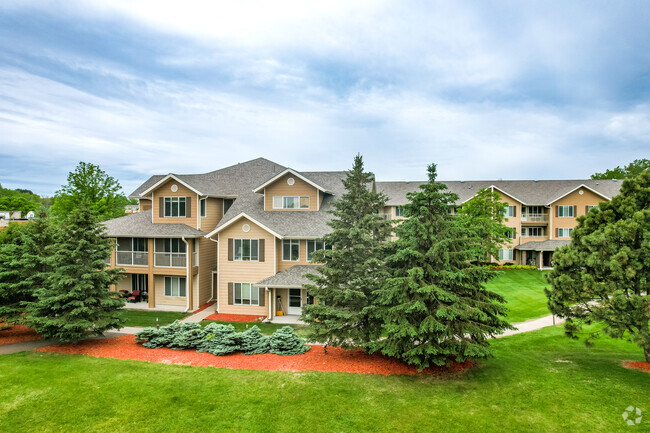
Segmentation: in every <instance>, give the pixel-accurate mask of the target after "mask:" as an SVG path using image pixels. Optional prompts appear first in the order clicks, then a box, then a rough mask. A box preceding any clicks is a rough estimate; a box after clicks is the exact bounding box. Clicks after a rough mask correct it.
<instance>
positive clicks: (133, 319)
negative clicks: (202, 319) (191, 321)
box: [120, 310, 189, 327]
mask: <svg viewBox="0 0 650 433" xmlns="http://www.w3.org/2000/svg"><path fill="white" fill-rule="evenodd" d="M120 314H121V315H122V317H124V318H125V319H126V323H125V324H124V326H135V327H145V326H156V325H157V324H158V325H160V326H163V325H169V324H170V323H172V322H173V321H174V320H181V319H183V318H185V317H187V316H189V314H186V313H179V312H175V311H147V310H122V311H121V312H120ZM156 318H158V322H156Z"/></svg>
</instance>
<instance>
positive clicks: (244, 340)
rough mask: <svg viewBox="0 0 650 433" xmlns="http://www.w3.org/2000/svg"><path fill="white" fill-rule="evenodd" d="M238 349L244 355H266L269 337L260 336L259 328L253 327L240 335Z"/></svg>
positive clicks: (268, 347)
mask: <svg viewBox="0 0 650 433" xmlns="http://www.w3.org/2000/svg"><path fill="white" fill-rule="evenodd" d="M240 348H241V351H242V352H243V353H244V354H245V355H259V354H262V353H268V351H269V349H270V345H269V337H267V336H266V335H264V334H262V331H260V328H258V327H257V326H255V325H253V327H252V328H250V329H248V330H246V331H244V332H242V333H241V334H240Z"/></svg>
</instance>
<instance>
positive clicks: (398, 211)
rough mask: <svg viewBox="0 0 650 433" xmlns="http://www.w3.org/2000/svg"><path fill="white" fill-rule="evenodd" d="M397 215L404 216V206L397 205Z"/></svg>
mask: <svg viewBox="0 0 650 433" xmlns="http://www.w3.org/2000/svg"><path fill="white" fill-rule="evenodd" d="M395 216H396V217H403V216H404V207H403V206H395Z"/></svg>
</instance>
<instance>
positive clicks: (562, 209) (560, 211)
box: [557, 206, 575, 217]
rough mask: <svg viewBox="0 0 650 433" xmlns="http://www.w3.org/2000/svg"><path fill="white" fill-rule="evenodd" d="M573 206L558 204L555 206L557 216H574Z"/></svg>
mask: <svg viewBox="0 0 650 433" xmlns="http://www.w3.org/2000/svg"><path fill="white" fill-rule="evenodd" d="M573 209H574V206H558V207H557V216H558V217H574V216H575V212H574V210H573Z"/></svg>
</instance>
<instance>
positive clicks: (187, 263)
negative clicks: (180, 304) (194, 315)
mask: <svg viewBox="0 0 650 433" xmlns="http://www.w3.org/2000/svg"><path fill="white" fill-rule="evenodd" d="M181 240H182V241H183V242H184V243H185V254H186V255H187V257H186V260H185V269H186V271H185V274H186V277H185V278H186V284H185V285H186V290H185V298H186V299H187V308H185V311H183V313H187V312H188V311H189V310H190V295H189V291H190V290H193V287H187V286H188V285H189V284H188V283H189V282H190V281H191V274H190V272H191V270H192V267H191V266H190V265H191V264H192V256H191V255H189V254H187V252H188V251H189V250H190V243H189V242H187V241H186V240H185V236H181ZM192 285H193V284H192Z"/></svg>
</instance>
